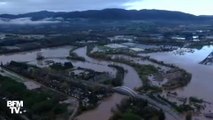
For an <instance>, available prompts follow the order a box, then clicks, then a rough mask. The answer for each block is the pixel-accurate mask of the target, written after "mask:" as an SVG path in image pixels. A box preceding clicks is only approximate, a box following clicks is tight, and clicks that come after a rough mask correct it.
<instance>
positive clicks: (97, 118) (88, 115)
mask: <svg viewBox="0 0 213 120" xmlns="http://www.w3.org/2000/svg"><path fill="white" fill-rule="evenodd" d="M75 52H76V53H77V54H78V55H79V56H82V57H85V58H86V60H87V61H90V62H92V63H96V64H102V65H106V66H107V65H109V64H113V62H106V61H99V60H96V59H93V58H90V57H88V56H87V55H86V47H84V48H79V49H77V50H76V51H75ZM114 64H117V65H119V66H122V67H123V68H124V69H125V70H127V71H128V72H127V73H126V74H125V76H124V81H123V82H124V83H123V85H124V86H127V87H129V88H131V89H134V88H136V87H140V86H141V85H142V82H141V80H140V78H139V76H138V74H137V73H136V71H135V70H134V69H133V68H132V67H130V66H127V65H124V64H118V63H114ZM123 98H125V96H123V95H119V94H113V95H112V96H111V97H109V98H107V99H105V100H104V101H102V102H101V104H100V105H99V106H98V107H97V108H96V109H94V110H91V111H88V112H85V113H83V114H81V115H80V116H78V117H77V119H78V120H108V119H109V118H110V117H111V116H112V112H111V110H112V109H116V104H119V103H120V102H121V100H122V99H123Z"/></svg>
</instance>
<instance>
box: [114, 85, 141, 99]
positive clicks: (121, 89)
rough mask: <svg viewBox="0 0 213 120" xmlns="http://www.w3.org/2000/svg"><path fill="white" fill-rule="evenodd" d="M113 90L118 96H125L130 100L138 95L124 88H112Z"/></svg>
mask: <svg viewBox="0 0 213 120" xmlns="http://www.w3.org/2000/svg"><path fill="white" fill-rule="evenodd" d="M113 90H114V91H115V92H117V93H119V94H123V95H127V96H130V97H132V98H136V97H137V95H138V93H136V92H135V91H134V90H132V89H130V88H128V87H126V86H119V87H114V88H113Z"/></svg>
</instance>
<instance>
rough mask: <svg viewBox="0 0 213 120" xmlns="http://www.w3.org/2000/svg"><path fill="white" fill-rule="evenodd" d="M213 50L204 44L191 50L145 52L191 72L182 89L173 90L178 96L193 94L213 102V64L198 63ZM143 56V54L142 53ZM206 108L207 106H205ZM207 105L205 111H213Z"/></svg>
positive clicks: (212, 47)
mask: <svg viewBox="0 0 213 120" xmlns="http://www.w3.org/2000/svg"><path fill="white" fill-rule="evenodd" d="M212 50H213V46H204V47H203V48H202V49H199V50H197V49H193V50H192V51H184V50H181V49H180V50H177V51H172V52H162V53H152V54H146V55H148V56H150V57H151V58H154V59H157V60H159V61H164V62H165V63H171V64H175V65H176V66H179V67H180V68H183V69H185V70H186V71H188V72H189V73H191V74H192V79H191V82H190V83H189V84H188V85H187V86H186V87H184V88H182V89H177V90H175V91H176V92H177V93H178V95H179V96H183V97H190V96H195V97H197V98H202V99H204V100H205V101H208V102H211V103H213V95H212V91H213V65H202V64H199V62H201V61H202V60H204V59H205V58H206V57H207V56H208V55H209V54H210V53H211V52H212ZM142 55H143V56H144V54H142ZM207 108H208V106H207ZM212 108H213V107H212V106H211V107H209V109H206V111H205V112H209V111H211V112H213V109H212Z"/></svg>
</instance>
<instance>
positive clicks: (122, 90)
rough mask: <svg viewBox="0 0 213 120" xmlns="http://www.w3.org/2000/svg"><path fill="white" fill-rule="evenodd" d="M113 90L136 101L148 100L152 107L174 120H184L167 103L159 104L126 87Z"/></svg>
mask: <svg viewBox="0 0 213 120" xmlns="http://www.w3.org/2000/svg"><path fill="white" fill-rule="evenodd" d="M113 90H114V92H116V93H119V94H122V95H126V96H129V97H131V98H134V99H141V100H146V101H147V102H148V103H149V104H150V105H153V106H155V107H157V108H159V109H161V110H163V111H164V112H165V113H167V114H169V115H171V116H172V117H173V118H174V120H182V118H181V117H180V115H179V114H178V113H177V112H175V111H174V110H173V109H172V107H171V106H170V105H169V104H167V103H164V104H162V103H159V102H157V101H155V100H153V99H152V98H150V97H149V96H148V95H141V94H138V93H137V92H135V91H134V90H132V89H131V88H128V87H126V86H119V87H114V88H113ZM162 102H163V101H162Z"/></svg>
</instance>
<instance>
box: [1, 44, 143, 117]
mask: <svg viewBox="0 0 213 120" xmlns="http://www.w3.org/2000/svg"><path fill="white" fill-rule="evenodd" d="M70 49H72V46H63V47H55V48H45V49H39V50H33V51H27V52H20V53H15V54H6V55H0V62H1V63H3V64H6V63H9V62H10V61H19V62H28V63H30V64H34V65H37V66H40V67H45V66H46V64H45V62H44V61H37V60H36V57H37V53H38V52H40V53H42V56H44V57H46V58H49V60H53V61H55V62H62V63H63V62H67V61H70V60H67V59H65V57H67V56H68V55H69V51H70ZM75 52H76V53H77V54H78V55H79V56H82V57H85V59H86V62H80V61H71V62H72V63H73V65H74V66H75V67H82V68H88V69H93V70H95V71H99V72H109V73H112V74H113V73H114V74H115V73H116V70H115V69H114V68H111V67H108V65H109V64H117V65H119V66H122V67H123V68H124V69H125V70H127V71H128V72H127V73H126V74H125V77H124V83H123V85H124V86H127V87H129V88H131V89H134V88H136V87H140V86H141V85H142V82H141V80H140V78H139V76H138V74H137V73H136V71H135V70H134V69H133V68H132V67H130V66H128V65H124V64H118V63H113V62H106V61H99V60H96V59H93V58H90V57H88V56H87V55H86V47H83V48H79V49H76V50H75ZM123 98H125V96H123V95H119V94H113V95H112V96H111V97H109V98H106V99H105V100H103V101H102V102H101V103H100V105H99V106H98V107H97V108H95V109H94V110H91V111H88V112H85V113H83V114H81V115H80V116H78V117H77V119H79V120H108V119H109V118H110V117H111V116H112V112H111V110H112V109H115V107H116V104H119V103H120V102H121V100H122V99H123Z"/></svg>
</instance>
